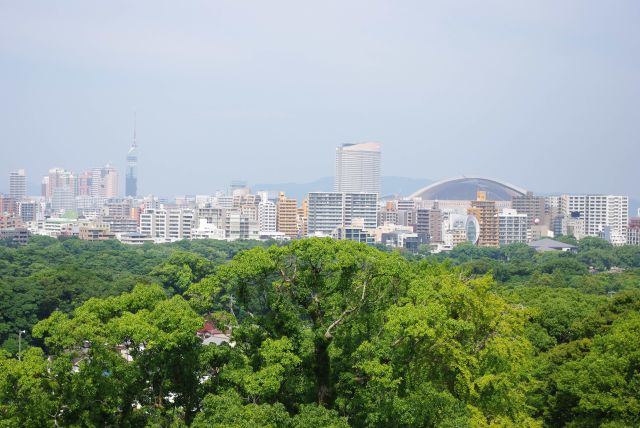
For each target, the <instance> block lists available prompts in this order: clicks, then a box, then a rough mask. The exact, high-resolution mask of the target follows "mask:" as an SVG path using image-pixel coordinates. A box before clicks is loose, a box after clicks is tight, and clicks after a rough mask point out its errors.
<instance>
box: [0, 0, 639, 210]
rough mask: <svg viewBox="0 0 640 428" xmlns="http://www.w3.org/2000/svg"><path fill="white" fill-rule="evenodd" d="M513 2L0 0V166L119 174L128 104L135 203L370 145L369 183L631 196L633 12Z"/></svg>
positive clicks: (314, 171)
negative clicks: (502, 185) (476, 177)
mask: <svg viewBox="0 0 640 428" xmlns="http://www.w3.org/2000/svg"><path fill="white" fill-rule="evenodd" d="M526 3H527V4H525V2H522V1H517V2H514V1H510V0H509V1H503V2H493V1H483V2H478V1H469V2H465V1H446V2H444V1H443V2H437V3H435V2H433V3H432V2H427V1H415V2H414V1H388V2H383V1H371V0H368V1H346V0H341V1H323V2H306V1H299V0H297V1H290V2H278V1H255V2H243V1H238V0H232V1H183V2H160V1H135V2H132V1H126V2H125V1H122V2H121V1H108V2H91V1H86V0H82V1H64V2H52V1H12V0H0V149H1V151H0V174H2V177H6V176H7V173H8V172H9V171H10V170H12V169H17V168H26V169H27V173H28V174H29V176H30V179H29V181H33V182H39V181H40V178H41V176H42V175H44V174H45V173H46V171H47V169H48V168H50V167H53V166H60V167H65V168H68V169H72V170H75V171H80V170H83V169H87V168H90V167H93V166H99V165H102V164H105V163H107V162H112V163H113V164H114V165H115V166H117V167H118V168H119V169H120V170H121V175H124V164H125V161H124V160H125V156H126V153H127V149H128V147H129V144H130V142H131V134H132V128H133V115H134V111H137V117H138V142H139V146H140V176H141V177H140V188H141V189H140V190H141V191H142V192H143V193H150V192H153V193H156V194H163V195H172V194H184V193H205V192H207V193H208V192H213V191H214V190H216V189H219V188H224V187H226V186H227V184H228V182H229V181H231V180H232V179H245V180H248V181H249V182H250V183H251V182H253V183H256V182H284V181H297V182H304V181H311V180H314V179H316V178H319V177H322V176H329V175H333V162H334V153H335V147H336V146H337V145H340V144H342V143H353V142H361V141H368V140H373V141H379V142H381V143H382V144H383V157H382V159H383V160H382V162H383V164H382V169H383V175H399V176H407V177H418V178H429V179H434V180H439V179H443V178H446V177H450V176H455V175H463V174H464V175H471V174H480V175H486V176H490V177H495V178H501V179H504V180H506V181H508V182H511V183H514V184H518V185H520V186H522V187H525V188H528V189H531V190H534V191H542V192H550V191H568V192H571V191H574V192H584V191H592V192H607V193H622V194H629V195H631V196H633V197H636V198H639V197H640V168H639V162H640V138H639V135H640V2H638V1H637V0H633V1H627V2H625V1H585V0H579V1H548V2H544V1H530V2H526ZM4 181H6V178H3V179H2V184H1V185H0V190H1V189H6V187H8V186H7V185H6V184H5V183H4ZM122 181H124V180H122Z"/></svg>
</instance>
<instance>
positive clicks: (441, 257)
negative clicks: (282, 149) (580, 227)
mask: <svg viewBox="0 0 640 428" xmlns="http://www.w3.org/2000/svg"><path fill="white" fill-rule="evenodd" d="M564 239H566V240H567V241H570V240H571V238H564ZM574 243H575V242H574ZM576 244H577V245H578V251H577V252H576V253H564V252H546V253H536V252H535V251H534V250H532V249H531V248H529V247H528V246H526V245H523V244H515V245H510V246H506V247H502V248H499V249H489V248H478V247H475V246H472V245H460V246H458V247H456V248H455V249H454V250H453V251H452V252H450V253H446V254H435V255H430V254H408V253H406V254H405V253H402V252H399V251H395V250H394V251H391V250H387V249H379V248H375V247H370V246H366V245H363V244H358V243H354V242H350V241H334V240H331V239H320V238H311V239H303V240H299V241H293V242H291V243H288V244H279V245H275V244H273V243H260V242H257V241H255V242H220V241H183V242H178V243H174V244H166V245H153V244H145V245H144V246H139V247H131V246H125V245H123V244H120V243H118V242H117V241H105V242H85V241H80V240H78V239H65V240H55V239H49V238H42V237H34V238H33V239H32V240H31V241H30V242H29V244H27V245H25V246H19V247H12V246H9V245H0V427H49V426H51V427H63V426H72V427H93V426H96V427H102V426H122V427H185V426H193V427H261V426H265V427H349V426H353V427H542V426H549V427H562V426H566V427H608V428H614V427H616V428H617V427H635V426H640V247H630V246H625V247H612V246H611V245H610V244H608V243H607V242H605V241H602V240H599V239H596V238H585V239H582V240H581V241H580V242H579V243H576ZM205 321H212V322H213V323H215V325H216V326H217V328H219V329H220V330H222V331H226V332H229V334H230V335H231V338H230V341H229V342H228V343H223V344H221V345H203V344H202V341H201V339H200V338H199V337H198V336H197V335H196V331H197V330H198V329H200V328H202V326H203V324H204V323H205ZM21 331H24V333H23V334H20V335H19V332H21ZM19 339H20V340H19ZM122 349H126V350H127V352H128V354H129V355H130V358H128V359H127V358H123V356H122ZM19 351H20V352H19Z"/></svg>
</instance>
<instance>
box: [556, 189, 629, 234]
mask: <svg viewBox="0 0 640 428" xmlns="http://www.w3.org/2000/svg"><path fill="white" fill-rule="evenodd" d="M560 205H561V211H562V214H563V215H564V216H565V217H567V218H580V219H583V220H584V234H585V235H586V236H603V233H604V232H605V226H608V228H607V233H606V235H607V236H608V237H609V239H610V240H611V243H612V244H614V245H624V243H625V242H626V235H627V234H626V230H627V226H628V224H629V197H628V196H618V195H562V197H561V203H560Z"/></svg>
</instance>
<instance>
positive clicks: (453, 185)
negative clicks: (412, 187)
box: [410, 176, 527, 201]
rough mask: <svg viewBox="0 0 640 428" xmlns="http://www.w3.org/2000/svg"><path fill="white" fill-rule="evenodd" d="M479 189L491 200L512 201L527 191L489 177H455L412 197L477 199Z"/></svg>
mask: <svg viewBox="0 0 640 428" xmlns="http://www.w3.org/2000/svg"><path fill="white" fill-rule="evenodd" d="M479 191H482V192H486V194H487V200H489V201H510V200H511V199H512V198H513V197H514V196H523V195H525V194H526V193H527V191H526V190H525V189H523V188H520V187H517V186H514V185H512V184H509V183H505V182H503V181H499V180H495V179H491V178H487V177H465V176H461V177H454V178H449V179H446V180H442V181H438V182H437V183H433V184H430V185H429V186H426V187H423V188H422V189H420V190H418V191H417V192H415V193H414V194H412V195H411V196H410V198H412V199H413V198H420V199H423V200H442V201H452V200H453V201H475V200H476V197H477V194H478V192H479Z"/></svg>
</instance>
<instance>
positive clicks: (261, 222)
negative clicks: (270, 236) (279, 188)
mask: <svg viewBox="0 0 640 428" xmlns="http://www.w3.org/2000/svg"><path fill="white" fill-rule="evenodd" d="M277 219H278V216H277V210H276V204H274V203H273V201H270V200H268V199H264V200H261V201H260V203H259V204H258V227H259V229H260V233H272V232H276V229H277Z"/></svg>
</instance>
